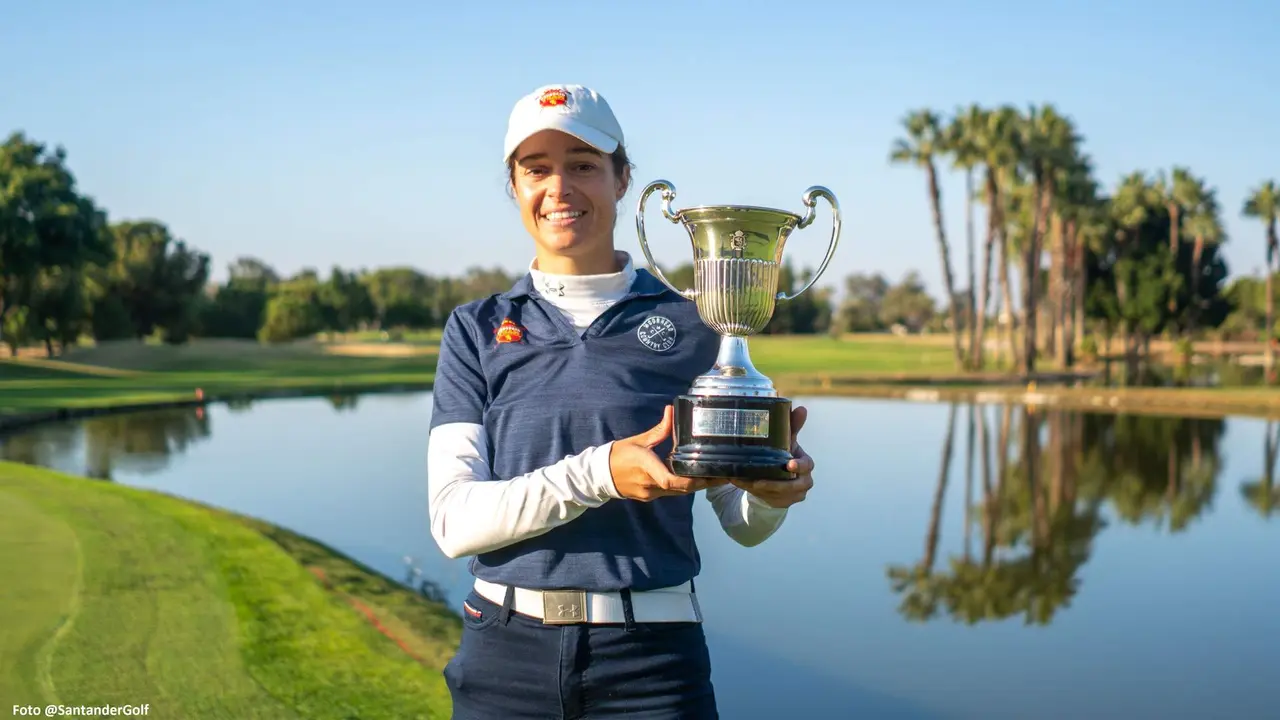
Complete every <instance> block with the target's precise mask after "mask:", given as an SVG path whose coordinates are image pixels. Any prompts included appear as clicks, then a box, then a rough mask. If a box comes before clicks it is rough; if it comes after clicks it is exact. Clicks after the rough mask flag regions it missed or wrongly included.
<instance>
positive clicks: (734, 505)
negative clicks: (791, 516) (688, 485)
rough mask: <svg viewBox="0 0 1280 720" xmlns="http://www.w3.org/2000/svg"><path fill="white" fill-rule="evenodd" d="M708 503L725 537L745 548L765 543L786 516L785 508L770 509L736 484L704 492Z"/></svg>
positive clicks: (771, 507)
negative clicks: (713, 510)
mask: <svg viewBox="0 0 1280 720" xmlns="http://www.w3.org/2000/svg"><path fill="white" fill-rule="evenodd" d="M707 500H708V501H709V502H710V503H711V506H712V507H713V508H715V512H716V517H718V518H719V519H720V527H721V529H723V530H724V532H725V534H726V535H728V536H729V537H731V538H733V540H734V541H735V542H737V543H738V544H739V545H744V546H746V547H752V546H755V545H759V544H760V543H762V542H764V541H765V540H768V539H769V538H770V537H771V536H772V535H773V534H774V533H775V532H777V531H778V528H780V527H782V521H783V520H785V519H786V517H787V508H776V507H773V506H772V505H770V504H768V503H766V502H764V501H763V500H760V499H759V498H757V497H756V496H754V495H752V494H751V493H749V492H747V491H746V490H743V489H742V488H740V487H738V486H736V485H720V486H717V487H713V488H709V489H707Z"/></svg>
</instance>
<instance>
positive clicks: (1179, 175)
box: [1156, 165, 1204, 257]
mask: <svg viewBox="0 0 1280 720" xmlns="http://www.w3.org/2000/svg"><path fill="white" fill-rule="evenodd" d="M1156 188H1157V190H1158V191H1159V193H1160V196H1161V198H1162V199H1163V200H1164V204H1165V207H1167V208H1168V209H1169V252H1171V253H1173V254H1174V256H1175V257H1176V256H1177V254H1178V247H1179V242H1178V241H1179V240H1180V239H1181V237H1182V225H1181V223H1180V222H1179V220H1180V218H1181V216H1182V214H1183V213H1184V212H1190V211H1191V210H1192V209H1193V208H1195V207H1196V206H1197V205H1199V204H1200V196H1201V194H1202V193H1203V191H1204V187H1203V183H1202V182H1201V181H1200V179H1199V178H1197V177H1195V176H1194V175H1192V174H1191V171H1190V170H1188V169H1187V168H1185V167H1182V166H1180V165H1179V166H1174V168H1173V173H1172V177H1168V176H1166V175H1165V174H1164V173H1163V172H1162V173H1160V178H1159V179H1158V180H1157V181H1156Z"/></svg>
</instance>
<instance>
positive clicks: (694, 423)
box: [668, 395, 795, 480]
mask: <svg viewBox="0 0 1280 720" xmlns="http://www.w3.org/2000/svg"><path fill="white" fill-rule="evenodd" d="M674 404H675V447H674V448H673V449H672V451H671V455H670V457H669V458H668V464H669V465H670V466H671V471H672V472H673V473H675V474H676V475H682V476H684V477H713V478H740V479H746V480H793V479H795V473H792V472H791V471H789V470H787V463H788V462H790V461H791V459H792V455H791V401H790V400H788V399H786V398H778V397H725V396H715V395H710V396H705V395H681V396H679V397H677V398H676V399H675V403H674ZM764 417H767V419H768V420H767V423H766V422H764V421H763V418H764Z"/></svg>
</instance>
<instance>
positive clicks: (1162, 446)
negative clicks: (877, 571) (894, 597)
mask: <svg viewBox="0 0 1280 720" xmlns="http://www.w3.org/2000/svg"><path fill="white" fill-rule="evenodd" d="M956 413H957V407H956V406H955V405H952V406H951V408H950V410H949V412H948V422H947V430H946V436H945V437H944V438H943V445H942V447H943V449H942V458H941V465H940V471H939V476H938V482H937V488H936V490H935V493H934V497H933V504H932V507H931V510H930V513H929V522H928V525H927V527H926V531H925V547H924V553H923V556H922V558H921V560H920V561H919V562H917V563H915V564H914V565H910V566H907V565H891V566H889V568H888V569H887V575H888V578H889V582H890V586H891V587H892V589H893V591H894V592H895V593H897V594H899V595H901V596H902V599H901V602H900V605H899V611H900V612H901V614H902V615H903V616H904V617H906V618H907V619H909V620H913V621H919V622H923V621H927V620H930V619H934V618H936V617H937V616H938V615H939V614H940V613H944V614H945V615H947V616H948V617H950V618H951V619H952V620H954V621H958V622H964V623H966V624H974V623H977V622H980V621H984V620H1003V619H1006V618H1010V617H1014V616H1019V615H1020V616H1022V618H1023V621H1024V622H1025V623H1027V624H1036V625H1046V624H1048V623H1050V622H1052V620H1053V618H1054V616H1055V615H1056V613H1057V612H1059V611H1060V610H1061V609H1063V608H1065V607H1068V606H1069V605H1070V603H1071V600H1072V598H1074V597H1075V595H1076V593H1077V592H1078V591H1079V589H1080V580H1079V573H1080V568H1081V567H1082V566H1083V565H1084V564H1085V563H1086V562H1087V561H1088V560H1089V557H1090V553H1091V552H1092V548H1093V541H1094V538H1096V537H1097V536H1098V533H1100V532H1101V531H1102V529H1103V527H1105V525H1106V523H1107V520H1106V519H1105V518H1106V517H1110V518H1111V519H1112V520H1113V521H1117V522H1122V523H1126V524H1132V525H1144V524H1150V525H1151V526H1153V527H1154V528H1156V529H1162V530H1164V531H1167V532H1172V533H1178V532H1183V531H1185V530H1186V529H1187V528H1188V527H1190V526H1191V525H1192V523H1194V522H1195V520H1196V519H1197V518H1199V517H1200V516H1201V515H1202V514H1203V513H1204V512H1205V511H1206V510H1207V509H1208V508H1209V507H1210V506H1211V503H1212V501H1213V497H1214V494H1215V492H1216V490H1217V476H1218V472H1219V467H1220V463H1219V460H1218V443H1219V440H1220V439H1221V437H1222V434H1223V431H1224V423H1223V421H1221V420H1212V419H1210V420H1206V419H1179V418H1161V417H1142V416H1126V415H1112V414H1101V413H1099V414H1093V413H1081V412H1076V411H1064V410H1054V409H1041V408H1035V407H1031V406H1017V407H1015V406H1012V405H1004V406H1000V407H988V406H979V407H976V408H974V407H970V408H969V422H968V428H967V438H966V440H967V446H968V447H969V448H970V451H969V452H967V453H966V476H968V477H972V475H971V474H972V473H973V471H974V465H975V458H974V452H973V451H972V448H973V447H974V445H975V439H976V445H977V447H978V451H977V454H978V458H977V463H976V464H977V466H978V473H979V475H980V477H981V497H980V498H979V499H978V501H977V502H976V503H974V502H973V500H972V490H971V489H970V485H971V483H970V482H967V483H966V493H965V508H964V519H965V528H964V533H963V537H964V544H963V550H962V552H961V553H959V554H958V555H953V556H950V557H947V558H946V559H945V560H944V561H942V562H941V563H940V562H939V559H938V554H939V550H938V548H939V544H940V538H941V535H942V532H941V529H942V528H941V525H942V517H943V504H944V501H945V498H946V496H947V493H946V488H947V484H948V474H949V471H950V468H951V455H952V450H951V448H952V446H953V444H954V434H955V418H956ZM992 415H994V416H995V417H996V418H998V424H997V421H996V419H993V418H992ZM975 421H976V422H975ZM997 425H998V427H997ZM993 427H997V429H996V432H995V433H994V435H995V442H994V448H993V447H991V446H992V444H993V443H992V442H991V438H992V435H993V433H992V432H991V430H992V428H993ZM1269 437H1270V435H1269ZM1278 445H1280V437H1277V438H1276V442H1275V443H1272V444H1271V445H1270V446H1269V450H1270V452H1271V453H1272V455H1271V456H1270V457H1272V458H1274V455H1275V453H1276V447H1277V446H1278ZM992 452H994V462H992V460H993V458H992V456H991V454H990V453H992ZM993 466H994V472H993V469H992V468H993ZM1268 467H1270V466H1268ZM1268 477H1269V475H1268ZM1264 484H1265V485H1266V487H1267V491H1266V492H1267V493H1270V494H1272V495H1274V493H1273V488H1274V483H1270V480H1264ZM1258 492H1259V493H1261V491H1258ZM1268 496H1270V495H1268ZM1277 507H1280V505H1277ZM974 532H980V536H981V539H980V542H981V553H980V554H978V556H977V557H975V556H974V553H973V551H972V549H971V536H972V534H973V533H974ZM940 564H941V565H942V567H938V565H940Z"/></svg>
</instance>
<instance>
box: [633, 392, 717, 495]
mask: <svg viewBox="0 0 1280 720" xmlns="http://www.w3.org/2000/svg"><path fill="white" fill-rule="evenodd" d="M674 419H675V411H674V410H673V409H672V407H671V406H670V405H668V406H667V407H666V409H665V410H664V411H663V412H662V421H661V422H659V423H658V424H657V425H654V426H653V427H652V428H650V429H649V430H646V431H644V432H642V433H640V434H639V435H632V436H631V437H629V438H623V439H622V440H616V441H614V443H613V447H612V448H610V450H609V473H610V474H611V475H613V485H614V487H615V488H617V490H618V494H620V495H622V497H624V498H628V499H631V500H643V501H649V500H653V499H655V498H660V497H666V496H668V495H687V494H689V493H695V492H698V491H699V490H705V489H707V488H709V487H715V486H717V485H725V484H727V483H728V482H729V481H728V480H721V479H718V478H687V477H680V476H679V475H675V474H673V473H672V472H671V470H670V469H668V468H667V464H666V463H665V462H663V461H662V458H660V457H658V455H657V453H655V452H654V451H653V448H655V447H657V446H658V445H661V444H662V442H663V441H664V440H666V439H667V438H669V437H671V429H672V424H673V422H674Z"/></svg>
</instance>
